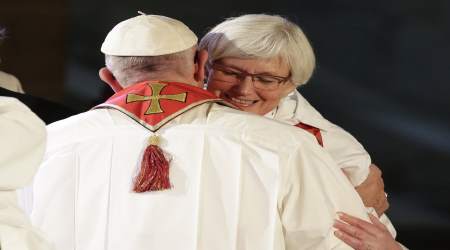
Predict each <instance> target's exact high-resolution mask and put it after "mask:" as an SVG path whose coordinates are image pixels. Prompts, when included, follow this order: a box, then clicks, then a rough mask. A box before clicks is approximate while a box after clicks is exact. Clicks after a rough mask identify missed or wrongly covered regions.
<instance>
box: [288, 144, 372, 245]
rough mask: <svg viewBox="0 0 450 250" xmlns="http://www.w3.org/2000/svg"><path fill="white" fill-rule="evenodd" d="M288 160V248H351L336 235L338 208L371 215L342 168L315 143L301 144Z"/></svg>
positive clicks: (362, 214) (351, 212)
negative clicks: (334, 225)
mask: <svg viewBox="0 0 450 250" xmlns="http://www.w3.org/2000/svg"><path fill="white" fill-rule="evenodd" d="M317 147H319V146H317ZM286 164H288V166H289V169H290V170H291V171H290V174H288V175H287V178H286V182H285V186H284V189H283V190H284V191H285V192H284V195H282V197H283V200H282V202H281V208H280V212H281V218H282V219H281V220H282V224H283V227H284V232H285V243H286V249H287V250H294V249H295V250H298V249H351V247H349V246H348V245H346V244H345V243H344V242H343V241H341V240H339V239H338V238H336V237H335V236H334V231H335V230H334V228H333V223H334V219H335V218H336V212H338V211H342V212H346V213H349V214H351V215H353V216H356V217H359V218H362V219H365V220H367V221H369V218H368V216H367V213H366V209H365V207H364V204H363V203H362V201H361V199H360V198H359V196H358V194H357V193H356V191H355V189H354V188H353V186H352V185H350V183H349V182H348V181H347V180H346V177H345V175H344V174H343V173H342V171H341V170H340V169H339V168H337V167H336V165H335V163H334V162H333V160H332V159H331V158H330V157H329V156H328V155H327V154H325V153H324V152H323V150H322V149H321V148H314V145H306V146H302V147H301V148H299V150H297V152H294V153H292V154H291V155H290V157H289V160H288V162H287V163H286Z"/></svg>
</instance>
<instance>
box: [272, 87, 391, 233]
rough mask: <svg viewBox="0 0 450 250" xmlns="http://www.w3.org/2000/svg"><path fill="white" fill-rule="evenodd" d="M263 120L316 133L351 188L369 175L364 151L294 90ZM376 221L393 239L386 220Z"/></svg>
mask: <svg viewBox="0 0 450 250" xmlns="http://www.w3.org/2000/svg"><path fill="white" fill-rule="evenodd" d="M266 117H268V118H272V119H275V120H278V121H281V122H284V123H287V124H290V125H296V124H298V123H299V122H302V123H304V124H307V125H310V126H313V127H316V128H318V129H320V133H321V135H322V139H323V148H324V149H325V151H327V152H328V153H329V154H330V156H331V157H332V158H333V160H334V161H335V162H336V164H337V165H338V166H339V167H340V168H341V169H342V170H343V171H344V172H345V174H346V175H347V177H348V179H349V180H350V182H351V183H352V185H353V186H355V187H356V186H358V185H360V184H361V183H362V182H363V181H364V180H365V179H366V178H367V176H368V175H369V166H370V164H371V159H370V156H369V153H367V151H366V150H365V149H364V147H363V146H362V145H361V144H360V143H359V142H358V140H356V138H354V137H353V136H352V135H351V134H350V133H348V132H347V131H345V130H344V129H342V128H341V127H339V126H337V125H336V124H333V123H331V122H330V121H328V120H327V119H325V118H324V117H323V116H322V115H321V114H320V113H319V111H317V110H316V109H315V108H314V107H313V106H312V105H311V104H310V103H309V102H308V101H307V100H306V99H305V98H304V97H303V96H302V95H301V94H300V93H299V92H298V91H297V90H295V91H293V92H292V93H290V94H289V95H288V96H286V97H285V98H283V99H282V100H281V101H280V104H279V105H278V107H277V108H276V109H274V110H273V111H272V112H269V113H268V114H266ZM299 130H301V129H299ZM310 136H311V137H314V136H313V135H311V134H310ZM368 212H370V213H372V214H373V215H375V216H377V214H376V212H375V210H374V209H373V208H368ZM377 217H378V216H377ZM379 219H380V220H381V222H382V223H383V224H384V225H385V226H386V227H387V228H388V230H389V231H390V232H391V234H392V236H393V237H395V236H396V235H397V232H396V230H395V228H394V226H393V225H392V222H391V221H390V220H389V218H388V217H387V216H386V215H385V214H383V215H381V216H380V218H379Z"/></svg>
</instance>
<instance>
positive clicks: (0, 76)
mask: <svg viewBox="0 0 450 250" xmlns="http://www.w3.org/2000/svg"><path fill="white" fill-rule="evenodd" d="M0 87H2V88H5V89H8V90H11V91H14V92H18V93H24V91H23V88H22V84H21V83H20V81H19V80H18V79H17V78H16V77H15V76H13V75H11V74H8V73H6V72H3V71H0Z"/></svg>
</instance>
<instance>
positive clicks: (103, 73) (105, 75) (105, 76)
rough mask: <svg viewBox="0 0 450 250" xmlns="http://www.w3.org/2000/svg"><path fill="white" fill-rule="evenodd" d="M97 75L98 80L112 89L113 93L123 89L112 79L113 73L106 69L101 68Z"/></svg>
mask: <svg viewBox="0 0 450 250" xmlns="http://www.w3.org/2000/svg"><path fill="white" fill-rule="evenodd" d="M98 75H99V76H100V79H102V81H104V82H105V83H106V84H108V85H109V86H110V87H111V88H112V90H114V92H119V91H121V90H122V89H123V87H122V86H121V85H120V83H119V82H118V81H117V79H116V78H115V77H114V75H113V73H112V72H111V71H109V69H107V68H106V67H103V68H101V69H100V70H99V71H98Z"/></svg>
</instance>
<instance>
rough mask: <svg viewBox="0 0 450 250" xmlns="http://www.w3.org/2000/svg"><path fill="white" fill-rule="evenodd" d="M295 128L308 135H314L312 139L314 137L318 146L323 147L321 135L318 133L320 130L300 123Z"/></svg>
mask: <svg viewBox="0 0 450 250" xmlns="http://www.w3.org/2000/svg"><path fill="white" fill-rule="evenodd" d="M295 126H296V127H299V128H302V129H304V130H306V131H308V132H309V133H311V134H312V135H314V137H316V139H317V142H318V143H319V144H320V146H322V147H323V140H322V134H321V133H320V129H318V128H316V127H313V126H311V125H308V124H304V123H302V122H299V123H298V124H296V125H295Z"/></svg>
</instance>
